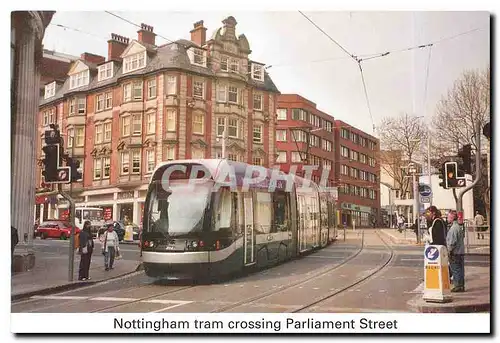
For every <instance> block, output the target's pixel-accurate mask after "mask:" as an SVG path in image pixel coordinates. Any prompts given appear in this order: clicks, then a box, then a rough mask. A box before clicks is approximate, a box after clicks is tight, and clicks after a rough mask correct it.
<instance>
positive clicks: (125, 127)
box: [122, 116, 130, 137]
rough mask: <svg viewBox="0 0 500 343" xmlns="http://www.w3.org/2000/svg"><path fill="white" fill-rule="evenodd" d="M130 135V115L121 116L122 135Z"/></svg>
mask: <svg viewBox="0 0 500 343" xmlns="http://www.w3.org/2000/svg"><path fill="white" fill-rule="evenodd" d="M127 136H130V116H124V117H122V137H127Z"/></svg>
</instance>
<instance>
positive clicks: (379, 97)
mask: <svg viewBox="0 0 500 343" xmlns="http://www.w3.org/2000/svg"><path fill="white" fill-rule="evenodd" d="M113 13H116V14H118V15H120V16H123V17H124V18H126V19H129V20H130V21H132V22H134V23H137V24H140V23H146V24H149V25H151V26H153V27H154V31H155V32H156V33H157V34H159V35H162V36H163V37H166V38H168V39H171V40H176V39H180V38H185V39H189V38H190V33H189V31H190V30H191V29H192V28H193V23H194V22H196V21H199V20H204V25H205V27H207V28H208V30H207V36H208V37H210V36H211V35H212V33H213V32H214V30H216V29H217V28H218V27H220V26H222V23H221V21H222V20H223V19H224V18H226V17H227V16H229V15H232V16H234V17H235V19H236V21H237V22H238V24H237V26H236V31H237V34H242V33H243V34H245V35H246V37H247V39H248V41H249V43H250V48H251V50H252V54H251V58H252V59H254V60H256V61H259V62H263V63H265V64H267V65H271V66H272V67H271V68H269V69H268V72H269V74H270V75H271V77H272V79H273V80H274V83H275V84H276V86H277V87H278V89H279V90H280V91H281V92H282V93H298V94H300V95H302V96H304V97H306V98H307V99H309V100H311V101H313V102H315V103H316V104H317V106H318V108H319V109H320V110H322V111H324V112H326V113H328V114H330V115H332V116H334V117H335V118H336V119H341V120H343V121H346V122H348V123H350V124H352V125H354V126H356V127H358V128H360V129H362V130H365V131H367V132H368V133H372V119H371V118H370V114H369V111H368V107H367V103H366V100H365V95H364V91H363V84H362V81H361V75H360V71H359V68H358V65H357V64H356V62H354V61H353V60H352V59H351V58H349V57H348V56H347V55H346V54H345V52H343V51H342V50H341V49H340V48H339V47H338V46H337V45H335V43H333V42H332V41H331V40H330V39H329V38H328V37H326V36H325V35H324V34H323V33H321V32H320V31H319V30H318V29H317V28H316V27H314V26H313V25H312V24H311V23H310V22H309V21H308V20H307V19H306V18H305V17H303V16H302V15H301V14H300V13H299V12H298V11H287V12H276V11H275V12H271V11H268V12H241V11H238V10H236V11H227V12H215V11H211V12H185V11H183V12H180V11H179V12H172V11H170V12H137V11H133V12H132V11H131V12H118V11H114V12H113ZM304 14H306V15H307V16H308V17H309V18H310V19H311V20H312V21H314V22H315V23H316V24H317V25H318V26H319V27H320V28H321V29H323V30H324V31H325V32H326V33H327V34H328V35H330V37H332V38H333V39H334V40H335V41H337V42H338V43H339V44H340V45H342V46H343V47H344V48H345V49H346V50H348V51H349V52H350V53H352V54H354V55H357V56H362V55H370V54H375V53H382V52H386V51H396V50H401V49H404V48H408V47H412V46H418V45H421V44H427V43H432V42H436V41H439V40H441V39H444V38H449V37H452V36H456V35H458V34H461V33H464V32H468V31H471V30H474V29H478V30H476V31H473V32H469V33H467V34H463V35H460V36H458V37H456V38H453V39H447V40H443V41H442V42H439V43H436V44H434V46H433V47H432V48H429V47H427V48H422V49H415V50H412V51H407V52H394V53H391V54H389V55H388V56H386V57H382V58H377V59H372V60H367V61H365V62H362V66H363V70H364V75H365V81H366V87H367V94H368V98H369V101H370V105H371V111H372V115H373V121H374V122H375V125H377V124H378V123H379V122H380V120H381V119H382V118H383V117H385V116H394V115H398V114H399V113H402V112H408V113H417V114H418V115H424V114H425V115H427V117H429V116H430V115H432V114H433V113H434V111H435V107H436V103H437V102H438V101H439V99H440V98H441V97H442V96H443V95H445V94H446V92H447V90H448V89H449V88H450V87H452V85H453V82H454V81H455V80H456V79H457V78H458V77H459V76H460V74H461V73H462V72H463V71H464V70H466V69H484V68H486V67H487V66H488V65H489V63H490V31H489V30H490V27H489V25H490V14H489V13H488V12H308V11H305V12H304ZM55 24H60V25H64V26H67V27H68V28H67V29H63V28H61V27H58V26H56V25H55ZM73 29H77V30H80V31H83V32H85V33H82V32H76V31H74V30H73ZM137 29H138V28H137V27H135V26H133V25H131V24H129V23H127V22H125V21H123V20H120V19H118V18H116V17H113V16H112V15H110V14H108V13H105V12H57V13H56V14H55V15H54V17H53V19H52V23H51V25H50V26H49V27H48V29H47V31H46V33H45V38H44V45H45V48H46V49H50V50H56V51H59V52H63V53H67V54H72V55H76V56H79V55H80V54H81V53H83V52H91V53H95V54H99V55H102V56H107V40H108V39H109V38H110V34H111V33H117V34H120V35H123V36H126V37H129V38H132V39H136V38H137ZM166 42H168V41H166V40H165V39H163V38H161V37H157V44H163V43H166ZM429 51H431V57H430V66H429V77H428V79H427V101H426V106H425V111H424V106H423V105H424V98H425V97H424V93H425V92H424V90H425V84H426V70H427V62H428V60H429Z"/></svg>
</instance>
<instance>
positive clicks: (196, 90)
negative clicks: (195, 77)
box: [193, 81, 205, 99]
mask: <svg viewBox="0 0 500 343" xmlns="http://www.w3.org/2000/svg"><path fill="white" fill-rule="evenodd" d="M204 91H205V83H204V82H202V81H194V82H193V96H194V97H195V98H200V99H204Z"/></svg>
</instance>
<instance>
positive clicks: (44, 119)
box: [42, 111, 49, 126]
mask: <svg viewBox="0 0 500 343" xmlns="http://www.w3.org/2000/svg"><path fill="white" fill-rule="evenodd" d="M42 125H43V126H47V125H49V111H43V113H42Z"/></svg>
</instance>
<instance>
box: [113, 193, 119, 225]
mask: <svg viewBox="0 0 500 343" xmlns="http://www.w3.org/2000/svg"><path fill="white" fill-rule="evenodd" d="M116 199H118V193H116V192H115V193H114V194H113V220H118V204H117V203H116Z"/></svg>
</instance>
